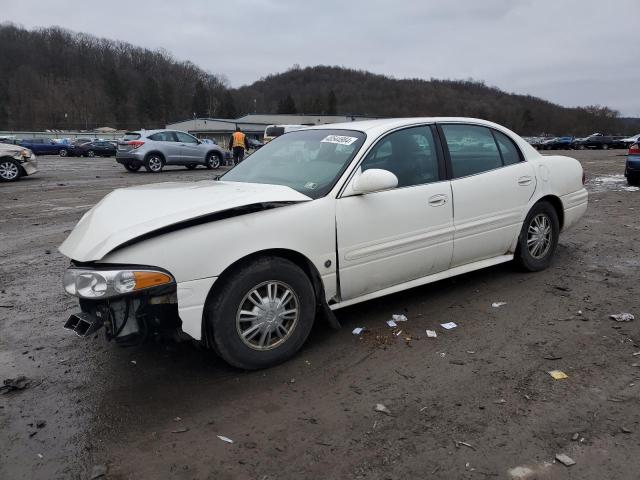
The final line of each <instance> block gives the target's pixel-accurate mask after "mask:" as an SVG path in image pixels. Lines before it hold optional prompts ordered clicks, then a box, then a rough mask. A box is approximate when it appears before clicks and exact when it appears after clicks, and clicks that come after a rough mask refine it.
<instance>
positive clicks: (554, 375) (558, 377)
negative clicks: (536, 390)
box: [547, 370, 569, 380]
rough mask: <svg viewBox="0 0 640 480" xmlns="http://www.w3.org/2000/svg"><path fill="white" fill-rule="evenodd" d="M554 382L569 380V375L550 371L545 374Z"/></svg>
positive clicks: (559, 371)
mask: <svg viewBox="0 0 640 480" xmlns="http://www.w3.org/2000/svg"><path fill="white" fill-rule="evenodd" d="M547 373H548V374H549V375H551V377H552V378H553V379H554V380H564V379H565V378H569V375H567V374H566V373H564V372H563V371H562V370H551V371H550V372H547Z"/></svg>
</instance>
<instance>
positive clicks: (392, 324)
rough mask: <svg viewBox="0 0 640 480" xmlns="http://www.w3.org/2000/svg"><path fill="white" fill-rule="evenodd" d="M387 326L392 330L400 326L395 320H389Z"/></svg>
mask: <svg viewBox="0 0 640 480" xmlns="http://www.w3.org/2000/svg"><path fill="white" fill-rule="evenodd" d="M387 325H389V326H390V327H391V328H395V327H397V326H398V324H397V323H396V322H395V321H394V320H387Z"/></svg>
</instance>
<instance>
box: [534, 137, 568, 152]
mask: <svg viewBox="0 0 640 480" xmlns="http://www.w3.org/2000/svg"><path fill="white" fill-rule="evenodd" d="M573 141H574V138H573V137H554V138H551V139H549V140H545V141H544V142H542V143H541V144H540V148H539V149H540V150H569V149H571V145H572V144H573Z"/></svg>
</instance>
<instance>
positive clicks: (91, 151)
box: [87, 150, 96, 158]
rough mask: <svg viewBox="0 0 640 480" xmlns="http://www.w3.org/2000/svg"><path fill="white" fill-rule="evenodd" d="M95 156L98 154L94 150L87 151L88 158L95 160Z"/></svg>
mask: <svg viewBox="0 0 640 480" xmlns="http://www.w3.org/2000/svg"><path fill="white" fill-rule="evenodd" d="M95 156H96V152H94V151H93V150H88V151H87V157H91V158H93V157H95Z"/></svg>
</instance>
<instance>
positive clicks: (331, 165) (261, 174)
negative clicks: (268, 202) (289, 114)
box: [222, 129, 365, 199]
mask: <svg viewBox="0 0 640 480" xmlns="http://www.w3.org/2000/svg"><path fill="white" fill-rule="evenodd" d="M364 140H365V134H364V133H362V132H357V131H355V130H335V129H322V130H297V131H294V132H289V133H286V134H284V135H282V136H280V137H278V138H276V139H275V140H272V141H271V142H269V143H267V144H266V145H265V146H264V147H262V148H261V149H260V150H257V151H256V152H255V153H253V154H251V155H250V156H248V157H247V158H245V159H244V160H243V161H242V162H241V163H239V164H238V165H237V166H236V167H234V168H233V169H232V170H229V172H227V173H226V174H225V175H224V176H223V177H222V180H224V181H230V182H248V183H269V184H272V185H285V186H287V187H291V188H293V189H294V190H297V191H298V192H300V193H303V194H305V195H307V196H308V197H311V198H314V199H315V198H320V197H322V196H324V195H326V194H327V193H329V190H331V188H333V185H334V184H335V183H336V181H337V180H338V178H339V177H340V175H341V174H342V172H343V171H344V170H345V168H347V166H348V165H349V163H350V162H351V160H352V159H353V157H354V156H355V154H356V153H357V152H358V150H359V149H360V147H361V146H362V144H363V142H364Z"/></svg>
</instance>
